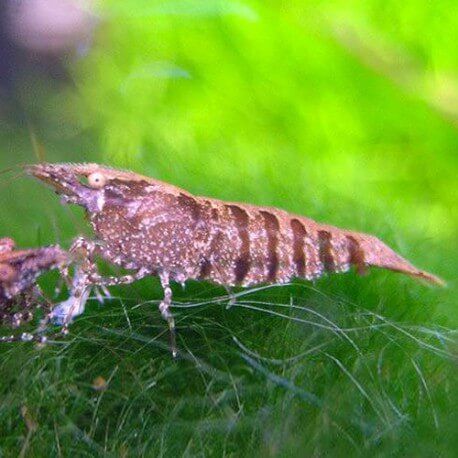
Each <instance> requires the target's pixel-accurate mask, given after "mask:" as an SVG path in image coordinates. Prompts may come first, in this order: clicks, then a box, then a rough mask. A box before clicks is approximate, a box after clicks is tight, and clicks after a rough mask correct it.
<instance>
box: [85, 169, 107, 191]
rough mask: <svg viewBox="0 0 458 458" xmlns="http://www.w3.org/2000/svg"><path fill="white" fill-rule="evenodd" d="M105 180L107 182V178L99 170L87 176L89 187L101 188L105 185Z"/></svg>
mask: <svg viewBox="0 0 458 458" xmlns="http://www.w3.org/2000/svg"><path fill="white" fill-rule="evenodd" d="M106 182H107V180H106V178H105V176H104V175H102V174H101V173H100V172H94V173H91V174H90V175H89V176H88V177H87V184H88V185H89V186H90V187H91V188H95V189H101V188H103V187H104V186H105V184H106Z"/></svg>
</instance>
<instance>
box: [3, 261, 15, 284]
mask: <svg viewBox="0 0 458 458" xmlns="http://www.w3.org/2000/svg"><path fill="white" fill-rule="evenodd" d="M15 277H16V270H15V269H13V267H11V266H10V265H8V264H0V281H1V282H9V281H12V280H14V278H15Z"/></svg>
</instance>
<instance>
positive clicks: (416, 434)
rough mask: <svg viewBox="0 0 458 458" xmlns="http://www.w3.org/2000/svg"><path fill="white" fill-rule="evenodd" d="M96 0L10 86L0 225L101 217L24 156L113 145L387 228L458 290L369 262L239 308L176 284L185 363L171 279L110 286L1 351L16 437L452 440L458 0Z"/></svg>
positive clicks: (28, 443) (230, 191) (214, 445)
mask: <svg viewBox="0 0 458 458" xmlns="http://www.w3.org/2000/svg"><path fill="white" fill-rule="evenodd" d="M88 5H89V6H90V5H91V4H90V3H88ZM90 11H91V14H92V15H93V18H94V20H92V19H91V21H92V22H91V27H90V32H88V33H87V36H86V35H85V36H84V37H83V38H81V39H78V40H77V41H76V42H75V43H74V45H75V46H74V49H73V51H72V52H68V50H66V52H65V53H61V55H60V56H59V59H57V61H58V62H59V64H58V65H61V66H62V67H61V71H62V74H63V75H64V76H63V77H61V78H60V79H58V81H56V78H55V77H50V75H49V72H46V71H43V68H45V69H46V63H45V65H44V66H42V67H41V69H40V70H36V67H33V66H30V65H32V64H30V62H28V64H27V66H25V67H24V68H25V70H24V68H22V71H19V70H18V71H17V73H15V74H14V78H13V79H12V84H9V85H7V86H6V87H7V89H5V88H4V90H3V92H1V91H0V95H2V94H3V98H0V145H1V151H2V152H1V154H0V169H1V170H5V173H3V174H2V175H0V208H1V209H2V217H1V219H0V235H5V236H13V237H14V238H15V239H16V240H17V242H18V244H19V245H20V246H24V247H31V246H38V245H42V244H51V243H56V242H58V243H60V244H62V245H63V246H64V247H68V246H69V245H70V243H71V240H72V238H74V237H75V236H76V235H78V234H79V233H90V232H89V231H88V229H87V227H86V224H85V221H84V217H83V215H82V212H81V211H80V209H74V208H69V207H63V206H61V205H60V203H59V199H58V198H57V197H56V196H54V195H53V194H52V192H50V191H49V190H48V189H46V188H45V187H43V186H42V185H41V184H40V183H36V182H33V181H32V180H30V179H28V178H26V177H23V176H22V175H21V174H20V170H19V169H18V168H15V166H17V165H18V164H23V163H30V162H35V161H37V160H39V159H41V158H43V156H44V157H45V159H46V160H47V161H52V162H54V161H56V162H57V161H69V162H83V161H91V162H100V163H105V164H109V165H112V166H119V167H124V168H128V169H131V170H134V171H136V172H139V173H143V174H146V175H149V176H153V177H155V178H157V179H161V180H164V181H167V182H170V183H173V184H175V185H178V186H181V187H184V188H186V189H187V190H189V191H191V192H193V193H195V194H198V195H207V196H211V197H216V198H221V199H226V200H232V201H234V200H236V201H243V202H250V203H254V204H259V205H268V206H278V207H282V208H284V209H286V210H289V211H292V212H295V213H299V214H303V215H306V216H309V217H312V218H314V219H316V220H318V221H322V222H327V223H330V224H334V225H336V226H341V227H345V228H350V229H355V230H359V231H363V232H368V233H373V234H375V235H377V236H379V237H380V238H382V239H383V240H384V241H386V242H387V243H388V244H390V245H391V246H392V247H393V248H394V249H396V250H397V251H398V252H399V253H401V254H402V255H403V256H405V257H406V258H408V259H409V260H411V261H412V262H413V263H414V264H416V265H418V266H419V267H422V268H424V269H426V270H429V271H431V272H433V273H435V274H437V275H439V276H441V277H443V278H444V279H445V280H446V281H447V282H448V287H447V288H445V289H438V288H432V287H428V286H425V285H423V284H418V283H416V282H415V281H414V280H412V279H410V278H404V277H402V276H401V275H397V274H394V273H389V272H382V271H375V270H373V271H371V273H370V275H369V276H366V277H363V278H359V277H357V276H356V275H355V274H354V273H350V274H345V275H341V276H334V277H333V276H330V277H326V278H323V279H321V280H319V281H318V282H316V283H314V284H311V283H306V282H297V283H295V284H294V285H292V286H284V287H275V288H270V289H266V290H262V291H256V290H254V291H250V290H249V291H239V293H240V294H241V296H240V297H239V301H238V303H237V304H236V305H235V306H234V307H232V308H229V309H228V308H227V307H226V304H227V299H226V300H222V301H217V300H215V298H218V297H221V296H224V295H225V294H226V292H225V290H224V289H221V288H216V287H214V286H212V285H209V284H205V283H190V284H188V285H187V287H186V289H184V290H182V289H181V287H180V286H178V285H177V286H176V287H175V286H174V293H175V298H176V306H175V307H174V313H175V315H176V317H177V321H178V342H179V346H180V349H181V358H180V359H178V360H177V361H174V360H172V358H171V356H170V353H169V351H168V340H167V329H166V325H165V324H164V323H163V322H162V320H161V318H160V315H159V313H158V311H157V307H156V305H157V303H158V301H159V299H160V297H161V292H160V288H159V286H158V283H157V281H156V280H154V279H148V280H145V281H142V282H140V283H138V284H135V285H132V286H128V287H125V288H122V289H118V290H115V289H113V291H112V292H113V294H114V296H115V298H116V297H118V298H119V300H118V299H114V300H110V301H106V302H105V304H104V305H103V306H101V305H99V304H98V303H97V301H91V303H90V304H89V307H88V311H87V313H86V314H85V315H83V316H82V317H80V318H78V319H77V320H76V322H75V323H74V324H73V325H72V327H71V334H70V336H69V337H68V339H66V340H65V341H63V342H62V341H61V342H58V343H55V344H50V345H48V346H46V347H45V348H36V347H34V346H32V345H30V344H14V345H13V344H11V345H3V346H2V347H1V348H0V354H1V356H0V365H1V373H2V377H1V381H0V393H1V395H0V396H1V397H0V432H1V433H0V434H1V438H0V454H1V455H2V456H17V455H18V454H19V453H21V454H22V456H44V455H48V456H108V455H109V456H123V457H124V456H180V455H185V456H195V455H198V456H223V455H224V456H246V455H248V454H252V455H255V456H325V455H326V456H342V455H346V456H348V455H350V456H359V455H363V456H368V455H369V454H370V455H373V456H388V455H390V456H401V455H402V456H444V457H446V456H456V455H455V454H456V450H457V449H458V448H457V447H458V440H457V437H458V428H457V424H458V417H457V409H456V406H457V405H458V396H457V394H458V393H457V377H456V375H457V371H456V369H457V366H456V362H457V341H456V326H457V324H458V312H457V300H456V298H457V269H458V260H457V255H458V237H457V234H458V211H457V197H458V184H457V177H458V47H457V46H456V43H457V42H458V14H456V13H457V8H456V5H455V3H454V2H452V1H447V0H441V1H436V2H419V1H418V0H416V1H413V0H410V1H409V0H408V1H404V2H395V1H386V0H384V1H377V0H366V1H351V2H348V1H345V2H344V1H337V0H334V1H331V2H321V1H298V0H288V1H283V2H258V1H244V2H238V1H237V2H236V1H234V2H232V1H216V0H206V1H202V0H200V1H197V0H187V1H186V0H169V1H167V2H165V1H158V0H154V1H141V0H105V1H100V2H97V4H94V5H92V9H91V10H90ZM21 52H23V50H22V51H21ZM32 54H33V53H32ZM35 55H36V54H34V56H35ZM32 62H33V65H35V64H36V62H35V60H33V59H32ZM52 65H56V64H55V62H54V63H53V64H52ZM10 167H13V169H12V170H10V169H9V168H10ZM54 283H55V275H54V276H53V275H48V276H46V277H45V278H44V279H43V287H44V288H45V289H47V290H48V291H52V285H53V284H54ZM145 301H151V303H146V302H145ZM199 304H200V305H199ZM5 332H8V331H5Z"/></svg>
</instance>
